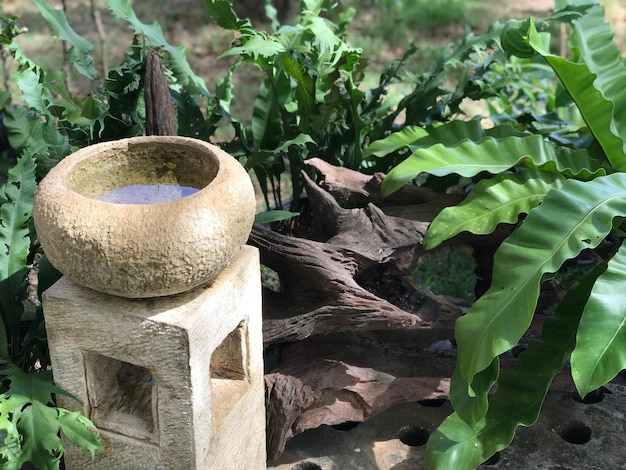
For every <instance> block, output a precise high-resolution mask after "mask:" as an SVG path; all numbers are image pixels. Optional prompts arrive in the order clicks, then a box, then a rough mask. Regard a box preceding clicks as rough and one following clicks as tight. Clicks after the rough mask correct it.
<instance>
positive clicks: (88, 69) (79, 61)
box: [32, 0, 98, 80]
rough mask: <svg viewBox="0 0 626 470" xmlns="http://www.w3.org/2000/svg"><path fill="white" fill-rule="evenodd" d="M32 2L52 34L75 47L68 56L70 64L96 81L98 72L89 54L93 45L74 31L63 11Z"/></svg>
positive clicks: (40, 0)
mask: <svg viewBox="0 0 626 470" xmlns="http://www.w3.org/2000/svg"><path fill="white" fill-rule="evenodd" d="M32 2H33V3H35V5H37V8H39V11H40V12H41V16H43V17H44V19H45V20H46V23H48V27H49V28H50V32H51V33H52V34H53V35H54V36H57V37H58V38H59V39H60V40H62V41H67V42H69V43H70V44H71V45H72V46H73V47H72V48H71V49H70V50H69V52H68V55H67V58H68V60H69V62H70V63H71V64H74V66H75V67H76V70H78V71H79V72H80V73H81V74H82V75H84V76H86V77H87V78H89V79H90V80H95V79H96V77H97V76H98V72H96V68H95V66H94V62H93V57H91V55H90V54H89V52H90V51H91V50H92V49H93V45H92V44H91V43H90V42H89V41H87V40H86V39H85V38H83V37H82V36H80V35H79V34H77V33H76V32H75V31H74V30H73V29H72V27H71V26H70V24H69V23H68V22H67V18H66V17H65V13H64V12H63V10H58V9H56V8H54V7H53V6H52V5H50V4H49V3H48V2H46V1H45V0H32Z"/></svg>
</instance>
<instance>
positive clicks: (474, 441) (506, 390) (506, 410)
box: [426, 264, 606, 470]
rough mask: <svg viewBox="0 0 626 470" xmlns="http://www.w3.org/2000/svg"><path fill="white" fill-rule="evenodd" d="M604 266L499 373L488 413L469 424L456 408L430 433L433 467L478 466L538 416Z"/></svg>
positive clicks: (441, 469)
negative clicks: (514, 361) (514, 363)
mask: <svg viewBox="0 0 626 470" xmlns="http://www.w3.org/2000/svg"><path fill="white" fill-rule="evenodd" d="M605 268H606V264H604V265H602V266H599V267H598V268H596V269H594V270H593V271H592V272H590V273H589V274H588V275H587V276H586V277H585V278H584V279H583V280H582V281H581V282H580V283H579V284H578V285H576V286H575V287H574V288H572V289H571V290H570V291H569V292H568V293H567V295H566V296H565V297H564V298H563V300H562V301H561V303H560V304H559V306H558V308H557V309H556V311H555V312H554V313H553V314H551V315H550V316H549V317H547V318H546V320H545V322H544V324H543V330H542V332H541V337H540V338H538V339H536V340H533V341H531V342H530V343H529V344H528V347H527V349H526V351H524V352H523V353H522V354H520V356H519V359H518V362H517V363H516V365H515V367H514V368H513V369H511V370H509V371H505V372H503V373H502V374H501V375H500V379H499V380H498V387H497V390H496V392H495V393H494V395H493V396H492V397H490V399H489V409H488V410H487V414H486V415H485V417H484V418H483V419H481V420H479V421H478V422H477V423H476V424H475V425H474V426H470V425H468V424H467V422H465V421H464V420H463V419H461V417H460V416H459V415H458V414H457V413H453V414H452V415H450V416H449V417H448V418H447V419H446V420H445V421H444V422H443V423H442V424H441V426H439V428H438V429H437V430H436V431H435V432H434V433H432V434H431V436H430V438H429V439H428V444H427V446H426V467H427V468H428V469H429V470H449V469H455V470H470V469H473V468H476V467H477V466H478V465H480V464H481V463H482V462H484V461H485V460H487V459H488V458H489V457H491V456H492V455H493V454H495V453H496V452H498V451H499V450H502V449H504V448H505V447H506V446H508V445H509V444H510V443H511V441H512V440H513V436H514V433H515V429H516V428H517V427H518V426H520V425H521V426H530V425H532V424H533V423H534V422H535V421H536V420H537V418H538V416H539V412H540V410H541V405H542V404H543V400H544V398H545V395H546V393H547V391H548V388H549V386H550V384H551V382H552V380H553V378H554V376H555V375H556V374H557V373H559V371H561V369H562V368H563V364H564V363H565V360H566V359H567V357H568V355H569V354H570V352H571V351H572V349H573V348H574V342H575V336H576V328H577V326H578V321H579V319H580V316H581V313H582V310H583V306H584V305H585V302H586V300H587V298H588V297H589V293H590V291H591V288H592V286H593V283H594V281H595V280H596V278H597V277H598V275H599V274H600V273H601V272H602V270H603V269H605Z"/></svg>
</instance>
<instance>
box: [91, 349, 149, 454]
mask: <svg viewBox="0 0 626 470" xmlns="http://www.w3.org/2000/svg"><path fill="white" fill-rule="evenodd" d="M85 369H86V375H87V396H88V399H89V406H90V413H89V418H90V419H91V420H92V421H93V423H94V424H95V425H96V427H98V428H100V429H106V430H108V431H112V432H115V433H117V434H121V435H124V436H128V437H131V438H135V439H141V440H146V441H149V442H152V443H155V444H158V442H157V440H158V433H157V421H156V404H157V384H155V383H154V381H153V379H152V373H151V372H150V371H149V370H148V369H146V368H144V367H141V366H138V365H135V364H131V363H129V362H124V361H119V360H116V359H112V358H110V357H106V356H102V355H99V354H96V353H86V354H85Z"/></svg>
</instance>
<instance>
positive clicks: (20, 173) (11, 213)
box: [0, 156, 36, 360]
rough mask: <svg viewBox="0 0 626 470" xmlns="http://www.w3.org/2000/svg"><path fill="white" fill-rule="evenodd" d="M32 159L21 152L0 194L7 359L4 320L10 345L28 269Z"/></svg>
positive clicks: (1, 350) (0, 329) (1, 336)
mask: <svg viewBox="0 0 626 470" xmlns="http://www.w3.org/2000/svg"><path fill="white" fill-rule="evenodd" d="M35 189H36V183H35V163H34V160H33V159H32V158H31V157H28V156H23V157H21V158H19V159H18V160H17V164H16V165H15V166H14V167H13V168H11V169H10V170H9V176H8V180H7V182H6V184H4V185H3V186H2V187H1V188H0V193H1V194H0V196H2V198H3V199H4V200H5V201H6V202H4V203H3V204H2V205H1V206H0V228H1V229H0V306H2V321H0V357H1V358H2V359H5V360H6V359H9V348H8V344H7V337H6V333H5V331H4V327H5V324H6V326H7V327H8V332H9V334H11V336H12V337H11V338H10V340H11V346H12V349H14V350H15V351H16V350H17V348H18V347H19V344H17V343H18V342H19V338H20V337H19V331H20V329H19V324H20V320H21V318H22V314H23V312H24V306H23V305H22V300H23V299H22V293H23V283H24V278H25V276H26V273H27V272H28V264H27V262H26V261H27V257H28V252H29V250H30V236H29V233H30V232H29V226H30V217H31V212H32V209H33V199H34V197H35Z"/></svg>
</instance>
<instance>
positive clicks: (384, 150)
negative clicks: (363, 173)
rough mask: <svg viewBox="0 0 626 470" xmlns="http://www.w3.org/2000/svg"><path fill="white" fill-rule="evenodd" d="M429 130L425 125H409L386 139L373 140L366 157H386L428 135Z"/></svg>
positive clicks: (366, 151)
mask: <svg viewBox="0 0 626 470" xmlns="http://www.w3.org/2000/svg"><path fill="white" fill-rule="evenodd" d="M427 135H428V132H427V131H426V129H424V128H423V127H418V126H407V127H405V128H404V129H402V130H401V131H398V132H394V133H393V134H391V135H390V136H388V137H385V138H384V139H380V140H376V141H374V142H372V143H371V144H370V145H369V146H368V147H367V149H366V150H365V154H364V157H366V158H367V157H370V156H375V157H384V156H385V155H388V154H390V153H391V152H395V151H397V150H400V149H402V148H405V147H408V146H409V145H410V144H412V143H413V142H415V141H416V140H418V139H421V138H422V137H426V136H427Z"/></svg>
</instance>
